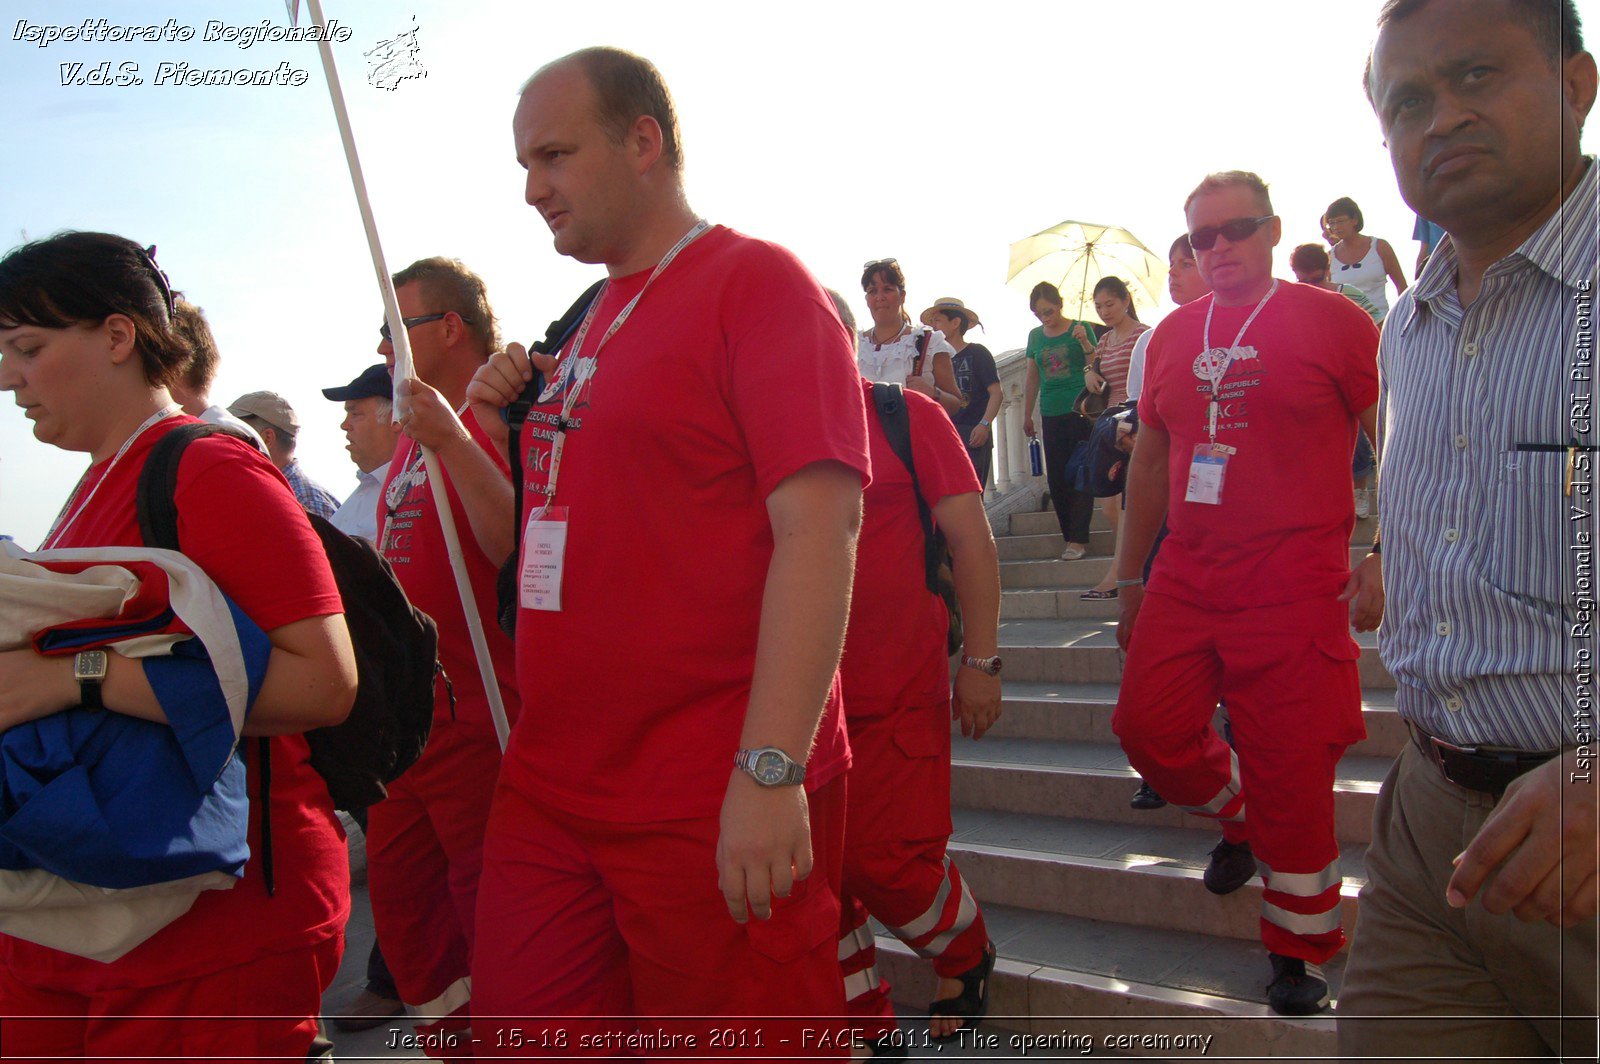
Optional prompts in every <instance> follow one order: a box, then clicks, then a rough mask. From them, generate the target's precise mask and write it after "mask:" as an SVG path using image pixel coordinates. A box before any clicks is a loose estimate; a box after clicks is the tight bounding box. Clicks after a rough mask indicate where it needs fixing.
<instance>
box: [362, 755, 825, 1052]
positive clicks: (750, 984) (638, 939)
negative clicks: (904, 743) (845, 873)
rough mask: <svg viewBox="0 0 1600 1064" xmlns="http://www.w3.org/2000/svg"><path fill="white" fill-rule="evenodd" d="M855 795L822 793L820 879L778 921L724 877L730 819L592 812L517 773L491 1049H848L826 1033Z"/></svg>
mask: <svg viewBox="0 0 1600 1064" xmlns="http://www.w3.org/2000/svg"><path fill="white" fill-rule="evenodd" d="M844 792H845V782H844V780H843V779H842V778H841V779H838V780H834V781H832V782H830V783H828V784H826V785H824V786H823V787H821V788H819V789H818V790H817V791H815V792H814V793H813V794H812V795H811V796H810V807H811V850H812V863H813V868H812V873H811V875H810V876H809V877H807V878H806V879H804V880H801V881H799V882H797V883H796V884H795V886H794V890H793V892H792V893H791V894H790V896H789V897H788V898H780V899H776V900H775V901H774V903H773V909H772V916H771V918H770V919H767V920H756V919H753V918H752V919H751V920H750V921H749V922H748V923H745V924H739V923H736V922H735V921H734V920H733V918H732V917H731V916H729V914H728V906H727V903H726V902H725V901H724V900H723V897H722V892H721V890H720V889H719V888H718V886H717V862H716V850H717V838H718V835H719V833H720V825H719V818H718V817H716V816H709V817H702V818H697V819H693V820H672V821H655V822H647V823H612V822H606V821H594V820H588V819H585V818H583V817H577V816H572V815H569V814H567V813H564V812H561V811H559V810H556V809H553V808H550V807H549V806H546V805H544V804H543V803H541V802H539V801H537V800H535V799H532V798H530V797H529V796H528V795H527V794H526V793H525V792H524V791H523V790H522V789H520V788H519V787H518V786H517V783H516V781H515V780H512V779H509V778H507V779H502V780H501V782H500V785H499V787H498V788H497V790H496V792H495V799H494V809H493V812H492V813H491V815H490V819H489V833H488V839H487V842H486V844H485V848H484V865H483V881H482V884H481V886H480V888H479V891H478V923H479V925H480V926H482V927H484V928H492V929H493V933H492V934H486V935H485V936H484V938H483V939H482V940H481V941H480V942H479V943H478V949H477V953H476V955H475V957H474V960H473V965H472V980H473V1003H474V1005H473V1011H474V1020H473V1035H474V1037H476V1038H477V1039H478V1040H479V1041H478V1044H477V1046H476V1047H475V1051H476V1054H477V1055H478V1056H497V1055H501V1056H547V1055H550V1056H578V1055H592V1056H616V1055H621V1054H625V1053H641V1054H642V1055H645V1056H648V1057H652V1058H654V1057H670V1056H724V1055H727V1056H756V1057H761V1056H787V1057H791V1058H792V1057H796V1056H806V1057H820V1058H829V1057H831V1058H840V1059H842V1058H843V1057H844V1056H847V1055H848V1053H847V1050H846V1049H845V1047H844V1046H843V1045H842V1044H841V1042H840V1040H839V1038H838V1037H837V1035H836V1034H835V1035H831V1036H824V1037H825V1042H826V1044H820V1043H819V1042H818V1037H819V1032H823V1031H825V1029H827V1028H829V1027H830V1026H831V1027H834V1028H837V1027H838V1026H840V1024H839V1021H838V1017H840V1016H841V1015H842V1013H843V1011H844V996H843V993H842V990H841V987H840V982H839V965H838V959H837V955H836V952H835V944H836V939H835V934H836V932H837V930H838V926H839V902H838V897H837V893H836V892H837V890H838V875H839V854H840V849H841V848H842V846H843V842H844V810H845V793H844ZM387 945H388V943H387V942H385V948H387ZM555 1017H560V1018H561V1019H559V1020H558V1021H555V1022H552V1020H551V1018H555ZM830 1021H831V1023H830ZM786 1039H787V1041H785V1040H786Z"/></svg>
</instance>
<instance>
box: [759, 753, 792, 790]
mask: <svg viewBox="0 0 1600 1064" xmlns="http://www.w3.org/2000/svg"><path fill="white" fill-rule="evenodd" d="M787 772H788V766H786V765H785V764H784V763H783V755H781V754H778V753H775V752H774V751H771V750H768V751H766V752H764V753H762V754H760V755H758V756H757V757H756V771H755V777H756V779H758V780H760V781H761V782H762V783H765V784H767V785H768V786H769V787H770V786H774V785H776V784H779V783H782V782H783V777H784V775H785V774H786V773H787Z"/></svg>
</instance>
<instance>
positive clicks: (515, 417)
mask: <svg viewBox="0 0 1600 1064" xmlns="http://www.w3.org/2000/svg"><path fill="white" fill-rule="evenodd" d="M605 283H606V282H605V280H604V279H603V278H602V279H601V280H598V281H596V282H595V283H594V284H592V285H590V286H589V287H588V288H587V289H586V290H585V291H584V293H583V295H581V296H579V297H578V299H577V302H575V303H573V304H572V306H570V307H568V308H567V312H566V313H565V314H563V315H561V317H559V318H557V319H556V320H555V321H553V322H551V323H550V327H549V328H548V329H546V330H545V331H544V339H542V340H539V341H537V342H535V343H534V345H533V349H534V350H535V351H538V352H539V353H540V354H545V355H549V354H554V353H555V352H556V351H558V350H560V349H561V345H562V344H564V343H566V342H567V337H569V336H571V335H572V334H573V332H574V331H576V330H577V328H578V322H579V321H581V320H582V319H583V316H584V314H586V313H588V311H589V304H591V303H593V302H594V300H595V297H596V296H598V295H599V294H600V289H602V288H604V287H605ZM543 387H544V378H543V377H542V376H540V375H539V374H538V373H535V374H534V375H533V380H531V381H529V382H528V386H527V387H526V388H524V389H522V394H521V395H519V396H517V397H516V398H515V399H513V400H512V401H511V404H510V405H509V406H507V407H506V424H508V425H510V426H511V439H510V441H509V444H508V447H509V450H508V452H507V456H506V457H507V459H508V460H509V461H510V463H511V494H512V497H513V498H514V499H515V500H516V502H515V509H513V510H512V511H511V513H512V517H511V520H512V521H513V522H515V525H514V527H513V529H512V540H513V542H514V543H515V544H516V546H515V547H514V548H513V549H512V557H516V553H517V551H518V550H520V549H521V547H522V425H523V423H524V422H526V421H527V420H528V411H530V410H532V409H533V404H534V401H535V400H536V399H538V397H539V392H540V390H541V389H543Z"/></svg>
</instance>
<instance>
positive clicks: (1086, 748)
mask: <svg viewBox="0 0 1600 1064" xmlns="http://www.w3.org/2000/svg"><path fill="white" fill-rule="evenodd" d="M1001 521H1002V527H1000V528H998V529H997V530H996V531H997V536H996V542H997V544H998V546H999V552H1000V559H1001V564H1000V568H1001V585H1002V588H1003V601H1002V606H1001V625H1000V645H1001V654H1002V656H1003V657H1004V658H1005V702H1004V712H1003V714H1002V716H1001V719H1000V721H999V723H998V724H997V725H996V726H995V728H994V729H993V730H991V731H990V733H989V734H988V735H987V736H986V737H985V738H984V739H983V740H982V741H980V742H973V741H971V740H967V739H963V738H961V736H960V732H959V729H958V730H957V731H956V734H955V749H954V759H953V766H952V781H951V782H952V790H951V799H952V806H953V810H952V813H953V819H954V823H955V832H954V835H953V837H952V840H951V844H950V853H951V855H952V857H953V858H954V859H955V860H956V862H957V863H958V864H959V865H960V867H961V872H962V875H963V876H964V877H965V878H966V880H967V882H968V883H969V884H970V885H971V888H972V891H973V894H974V895H975V896H976V897H977V898H978V900H979V901H980V903H981V904H982V906H983V911H984V915H985V918H986V920H987V921H988V924H989V929H990V934H991V936H992V937H993V939H994V941H995V944H996V946H997V947H998V948H999V954H1000V959H999V961H998V963H997V964H996V967H995V974H994V979H993V987H992V992H991V993H992V996H991V1005H990V1021H989V1022H987V1023H986V1024H985V1025H984V1026H983V1027H982V1028H981V1029H980V1034H982V1035H986V1036H990V1037H993V1036H998V1038H999V1042H998V1046H996V1045H995V1043H993V1042H987V1041H984V1040H983V1039H981V1038H980V1039H966V1040H964V1042H963V1043H958V1046H962V1045H964V1046H965V1047H966V1048H969V1049H971V1048H975V1049H977V1050H980V1051H981V1050H985V1049H987V1050H988V1051H989V1052H990V1053H1003V1054H1005V1055H1023V1050H1024V1049H1027V1048H1028V1047H1027V1046H1026V1045H1025V1044H1023V1043H1022V1042H1020V1041H1019V1040H1018V1039H1019V1038H1020V1037H1021V1036H1033V1037H1036V1038H1048V1039H1053V1040H1054V1042H1053V1043H1051V1042H1045V1043H1039V1044H1037V1045H1036V1046H1035V1047H1034V1048H1031V1049H1028V1052H1027V1055H1045V1054H1053V1055H1066V1054H1074V1055H1076V1054H1078V1053H1080V1052H1083V1051H1084V1050H1083V1046H1084V1041H1083V1040H1084V1039H1089V1040H1090V1042H1091V1043H1092V1045H1093V1051H1094V1052H1095V1053H1108V1052H1109V1053H1115V1054H1118V1055H1127V1056H1148V1057H1154V1058H1158V1059H1168V1058H1177V1057H1183V1056H1197V1055H1200V1053H1201V1052H1202V1051H1203V1052H1204V1054H1205V1055H1206V1056H1208V1057H1211V1058H1218V1057H1222V1058H1226V1057H1230V1056H1291V1057H1293V1056H1305V1057H1317V1056H1324V1057H1326V1056H1333V1055H1335V1054H1336V1053H1337V1048H1336V1043H1335V1037H1334V1027H1333V1019H1332V1014H1331V1013H1324V1014H1322V1015H1320V1016H1316V1017H1310V1018H1304V1019H1289V1018H1285V1017H1281V1016H1277V1015H1276V1014H1274V1013H1273V1012H1272V1011H1271V1010H1270V1009H1269V1008H1268V1007H1267V1005H1266V991H1265V986H1266V982H1267V979H1268V977H1269V974H1270V973H1269V969H1268V965H1267V957H1266V952H1265V950H1264V949H1263V948H1262V946H1261V943H1260V938H1259V931H1258V918H1259V907H1260V901H1261V881H1260V879H1259V878H1257V879H1255V880H1252V881H1251V883H1249V884H1247V885H1246V886H1245V887H1244V888H1242V889H1240V890H1238V891H1236V892H1234V893H1233V894H1230V895H1228V896H1226V897H1217V896H1215V895H1212V894H1210V893H1208V892H1207V891H1206V890H1205V887H1204V886H1203V884H1202V882H1201V873H1202V871H1203V870H1204V868H1205V865H1206V861H1207V857H1208V854H1209V851H1210V849H1211V847H1212V846H1213V845H1215V844H1216V842H1217V840H1218V838H1219V837H1220V836H1219V835H1218V833H1217V830H1216V828H1215V827H1214V826H1213V825H1211V824H1210V823H1207V822H1205V821H1202V820H1200V819H1198V818H1196V817H1192V816H1189V815H1187V814H1184V813H1181V812H1179V811H1178V810H1176V809H1174V808H1172V807H1170V806H1169V807H1167V808H1164V809H1159V810H1151V811H1145V812H1141V811H1139V810H1135V809H1132V808H1130V807H1129V805H1128V799H1129V798H1130V797H1131V796H1132V795H1133V792H1134V790H1135V789H1136V788H1137V786H1138V777H1137V775H1136V774H1135V773H1134V771H1133V770H1132V769H1131V768H1130V767H1129V766H1128V762H1127V759H1126V758H1125V757H1124V756H1123V753H1122V749H1121V747H1120V746H1119V745H1118V743H1117V739H1116V736H1114V735H1113V734H1112V732H1111V715H1112V710H1113V709H1114V708H1115V706H1116V698H1117V684H1118V682H1119V680H1120V678H1121V657H1120V652H1119V651H1118V649H1117V645H1116V617H1117V603H1116V602H1115V601H1085V600H1083V599H1080V598H1079V597H1078V595H1079V593H1080V592H1081V591H1082V590H1084V589H1086V588H1088V587H1090V586H1092V585H1093V584H1094V583H1095V581H1097V580H1098V579H1099V578H1100V576H1101V575H1102V574H1103V573H1104V572H1105V568H1106V566H1107V565H1109V564H1110V555H1111V552H1112V540H1111V533H1110V532H1109V530H1107V529H1106V526H1105V525H1104V517H1103V515H1102V514H1100V513H1098V512H1097V513H1096V515H1095V525H1094V528H1095V529H1096V531H1094V533H1093V536H1092V538H1091V542H1090V545H1089V552H1090V553H1089V556H1088V557H1085V558H1083V559H1081V560H1079V561H1075V562H1062V561H1057V560H1055V559H1056V558H1057V557H1058V556H1059V555H1060V553H1061V550H1062V547H1063V544H1062V540H1061V536H1060V533H1059V530H1058V528H1057V525H1056V519H1055V515H1054V513H1051V512H1043V513H1026V514H1015V515H1012V516H1011V517H1009V518H1002V519H1001ZM1374 524H1375V522H1373V521H1370V520H1368V521H1362V522H1359V523H1358V524H1357V526H1356V530H1355V533H1354V535H1353V536H1352V538H1351V542H1352V553H1353V555H1354V556H1355V557H1357V558H1359V557H1360V556H1363V555H1364V554H1365V549H1364V545H1365V544H1367V543H1370V541H1371V535H1372V528H1373V525H1374ZM1358 547H1360V548H1362V549H1359V550H1357V548H1358ZM1356 640H1357V642H1358V643H1359V644H1361V646H1362V651H1363V652H1362V658H1361V662H1360V669H1361V678H1362V686H1363V692H1364V694H1363V697H1364V700H1365V706H1364V712H1365V719H1366V725H1367V733H1368V737H1367V739H1366V740H1365V741H1364V742H1362V743H1360V744H1358V745H1356V746H1353V747H1351V748H1350V749H1349V751H1347V752H1346V754H1345V757H1344V760H1343V761H1342V762H1341V763H1340V767H1339V774H1338V781H1337V783H1336V794H1335V817H1336V831H1337V834H1338V837H1339V840H1340V850H1341V857H1340V864H1341V871H1342V872H1343V875H1344V884H1343V888H1342V894H1343V901H1342V907H1343V914H1344V927H1345V931H1346V934H1348V933H1349V932H1350V931H1351V930H1352V929H1353V928H1354V926H1355V922H1356V918H1357V911H1356V907H1357V898H1356V896H1357V893H1358V891H1359V890H1360V887H1361V884H1362V882H1363V880H1364V867H1365V866H1364V860H1365V851H1366V843H1367V842H1368V841H1369V839H1370V837H1371V818H1372V809H1373V804H1374V802H1375V800H1376V796H1377V792H1378V787H1379V784H1380V783H1381V782H1382V780H1383V777H1384V774H1385V773H1386V772H1387V771H1388V768H1389V764H1390V762H1391V761H1392V760H1393V758H1394V756H1395V755H1396V754H1398V753H1399V751H1400V750H1401V748H1402V745H1403V744H1404V742H1405V741H1406V731H1405V727H1404V725H1403V724H1402V723H1401V721H1400V718H1399V716H1398V715H1397V714H1396V712H1395V708H1394V704H1395V692H1394V680H1393V678H1392V677H1390V676H1389V674H1388V672H1387V671H1386V670H1385V669H1384V668H1383V666H1382V663H1381V662H1380V661H1379V660H1378V655H1377V649H1376V639H1375V638H1374V636H1373V635H1372V634H1370V633H1363V634H1359V635H1357V637H1356ZM878 949H879V953H878V965H879V970H880V972H881V973H882V975H883V976H884V978H886V979H887V980H889V981H890V982H891V983H892V984H893V987H894V990H893V994H894V999H895V1001H896V1002H898V1003H899V1004H900V1005H901V1006H902V1007H904V1008H906V1009H908V1010H910V1011H913V1012H914V1011H917V1010H920V1009H923V1008H925V1007H926V1005H927V1002H928V1001H930V1000H932V998H933V996H934V994H933V990H934V977H933V972H932V969H931V968H930V967H929V966H928V965H927V964H926V963H924V962H922V961H920V960H918V959H917V958H916V957H915V956H914V955H913V954H912V953H911V951H910V950H909V949H907V948H906V947H905V946H903V945H901V944H900V943H899V942H898V941H897V940H896V939H894V938H893V937H892V936H889V935H885V934H880V935H879V937H878ZM1343 966H1344V957H1343V956H1342V955H1341V956H1339V957H1336V958H1334V960H1333V961H1332V962H1331V963H1330V964H1328V965H1325V966H1324V968H1325V970H1326V973H1327V975H1328V977H1329V981H1330V984H1331V989H1332V993H1333V995H1334V997H1335V998H1337V995H1338V987H1339V981H1340V977H1341V975H1342V973H1343ZM1146 1036H1148V1037H1146ZM1163 1036H1165V1037H1166V1039H1167V1041H1163V1040H1162V1038H1163ZM1208 1036H1209V1040H1208V1041H1205V1043H1204V1049H1203V1050H1202V1049H1201V1047H1200V1045H1199V1044H1198V1043H1197V1041H1196V1040H1197V1039H1206V1038H1207V1037H1208ZM1107 1039H1111V1041H1107ZM1119 1039H1120V1041H1119ZM1184 1039H1188V1041H1187V1042H1185V1041H1183V1040H1184ZM974 1043H975V1044H974ZM956 1051H957V1052H961V1049H960V1048H957V1049H956Z"/></svg>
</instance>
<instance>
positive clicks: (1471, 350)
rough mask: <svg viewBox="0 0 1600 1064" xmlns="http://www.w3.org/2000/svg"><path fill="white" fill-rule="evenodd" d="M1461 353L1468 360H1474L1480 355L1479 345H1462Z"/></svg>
mask: <svg viewBox="0 0 1600 1064" xmlns="http://www.w3.org/2000/svg"><path fill="white" fill-rule="evenodd" d="M1461 353H1462V354H1463V355H1466V356H1467V357H1468V358H1472V357H1473V356H1475V355H1476V354H1477V353H1478V345H1477V344H1473V343H1468V344H1462V345H1461Z"/></svg>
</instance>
